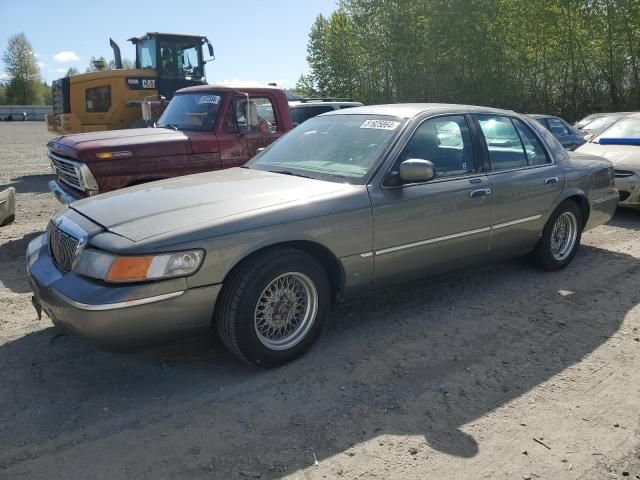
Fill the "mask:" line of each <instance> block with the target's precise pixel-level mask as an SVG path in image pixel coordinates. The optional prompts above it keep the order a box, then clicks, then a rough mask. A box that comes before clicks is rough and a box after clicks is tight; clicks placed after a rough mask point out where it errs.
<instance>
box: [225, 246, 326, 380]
mask: <svg viewBox="0 0 640 480" xmlns="http://www.w3.org/2000/svg"><path fill="white" fill-rule="evenodd" d="M330 295H331V291H330V288H329V280H328V279H327V274H326V273H325V271H324V269H323V268H322V266H320V264H319V263H318V262H317V261H316V260H315V259H314V258H313V257H311V256H310V255H308V254H306V253H305V252H302V251H300V250H296V249H293V248H278V249H273V250H269V251H266V252H264V253H259V254H257V255H256V256H252V257H250V259H248V260H247V261H245V262H244V263H243V264H241V265H240V266H239V267H238V268H237V269H236V270H235V271H234V272H233V273H232V274H231V276H230V278H228V279H227V280H225V285H224V287H223V291H222V292H221V296H220V298H219V300H218V301H219V303H218V307H217V308H216V316H215V317H216V318H215V322H216V325H217V328H218V333H219V334H220V338H221V339H222V341H223V342H224V344H225V345H226V347H227V348H228V349H229V350H231V352H233V353H234V354H235V355H237V356H238V357H240V358H242V359H243V360H245V361H247V362H249V363H252V364H255V365H258V366H262V367H276V366H279V365H282V364H284V363H287V362H289V361H291V360H293V359H295V358H297V357H299V356H300V355H302V354H303V353H305V352H306V351H307V350H308V349H309V348H310V347H311V346H312V345H313V343H314V342H315V341H316V340H317V338H318V336H319V335H320V333H321V331H322V326H323V323H324V318H325V316H326V314H327V311H328V309H329V304H330Z"/></svg>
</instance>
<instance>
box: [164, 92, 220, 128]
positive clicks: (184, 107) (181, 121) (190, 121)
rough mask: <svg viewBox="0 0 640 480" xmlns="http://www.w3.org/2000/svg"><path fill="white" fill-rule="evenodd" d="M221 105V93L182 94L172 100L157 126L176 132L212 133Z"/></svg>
mask: <svg viewBox="0 0 640 480" xmlns="http://www.w3.org/2000/svg"><path fill="white" fill-rule="evenodd" d="M221 105H222V94H220V93H216V92H204V93H181V94H179V95H175V96H174V97H173V98H172V99H171V102H169V105H167V108H166V109H165V111H164V113H163V114H162V116H161V117H160V119H159V120H158V122H157V124H156V125H157V126H158V127H162V128H173V129H175V130H202V131H205V130H206V131H211V130H213V126H214V125H215V123H216V120H217V118H218V112H219V111H220V106H221Z"/></svg>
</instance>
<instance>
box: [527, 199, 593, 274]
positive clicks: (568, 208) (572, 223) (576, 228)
mask: <svg viewBox="0 0 640 480" xmlns="http://www.w3.org/2000/svg"><path fill="white" fill-rule="evenodd" d="M582 226H583V219H582V211H581V210H580V207H579V206H578V205H577V204H576V203H575V202H573V201H570V200H569V201H566V202H564V203H562V204H561V205H560V206H559V207H558V208H557V209H556V210H555V211H554V212H553V214H552V215H551V217H550V218H549V221H548V222H547V224H546V225H545V227H544V230H543V231H542V238H540V241H539V242H538V245H537V246H536V248H535V250H534V252H533V255H534V258H535V260H536V263H537V264H538V265H539V266H540V267H541V268H543V269H545V270H549V271H555V270H560V269H562V268H564V267H566V266H567V265H569V263H571V260H573V257H574V256H575V254H576V252H577V251H578V246H579V245H580V238H581V236H582Z"/></svg>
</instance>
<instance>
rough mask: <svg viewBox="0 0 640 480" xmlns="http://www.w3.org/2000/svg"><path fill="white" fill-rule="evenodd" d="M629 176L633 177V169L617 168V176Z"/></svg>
mask: <svg viewBox="0 0 640 480" xmlns="http://www.w3.org/2000/svg"><path fill="white" fill-rule="evenodd" d="M627 177H633V172H632V171H631V170H616V178H627Z"/></svg>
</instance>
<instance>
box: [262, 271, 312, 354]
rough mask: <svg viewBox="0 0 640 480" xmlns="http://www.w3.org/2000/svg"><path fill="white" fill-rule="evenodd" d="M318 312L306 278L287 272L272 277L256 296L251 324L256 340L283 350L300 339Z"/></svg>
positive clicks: (309, 281)
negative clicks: (256, 300) (257, 296)
mask: <svg viewBox="0 0 640 480" xmlns="http://www.w3.org/2000/svg"><path fill="white" fill-rule="evenodd" d="M317 312H318V292H317V291H316V287H315V285H314V284H313V282H312V281H311V279H310V278H309V277H307V276H306V275H305V274H303V273H299V272H289V273H285V274H283V275H280V276H278V277H276V278H275V279H273V280H272V281H271V282H269V284H268V285H267V286H266V287H265V289H264V290H263V291H262V293H261V294H260V297H259V298H258V303H257V305H256V309H255V313H254V316H253V324H254V327H255V331H256V334H257V336H258V339H259V340H260V342H261V343H262V344H263V345H264V346H265V347H267V348H269V349H271V350H287V349H289V348H291V347H293V346H295V345H297V344H298V343H300V341H302V339H304V337H305V336H306V334H307V333H308V332H309V330H310V329H311V327H312V326H313V323H314V321H315V318H316V314H317Z"/></svg>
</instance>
